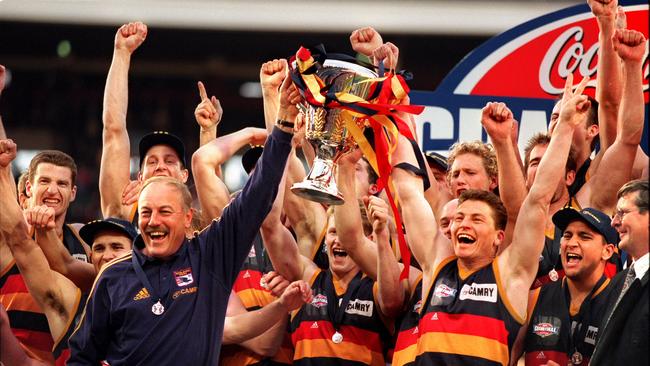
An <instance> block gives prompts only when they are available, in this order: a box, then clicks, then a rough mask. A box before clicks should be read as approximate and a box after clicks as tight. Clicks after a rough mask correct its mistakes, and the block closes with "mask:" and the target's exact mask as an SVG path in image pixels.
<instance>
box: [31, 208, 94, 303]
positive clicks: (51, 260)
mask: <svg viewBox="0 0 650 366" xmlns="http://www.w3.org/2000/svg"><path fill="white" fill-rule="evenodd" d="M24 216H25V218H26V219H27V223H28V224H29V225H31V226H32V227H34V229H35V230H34V231H35V234H36V243H37V244H38V246H39V247H40V248H41V250H42V251H43V254H44V255H45V258H46V259H47V262H48V264H49V266H50V268H51V269H52V270H53V271H56V272H58V273H60V274H62V275H63V276H65V277H67V278H68V279H69V280H70V281H72V283H74V284H75V285H76V286H77V287H79V288H80V289H81V290H82V291H89V290H90V288H91V287H92V285H93V282H94V281H95V276H96V274H97V273H96V272H95V267H94V266H93V265H92V264H91V263H87V262H84V261H80V260H78V259H75V258H73V257H72V256H71V255H70V252H68V250H67V249H66V248H65V246H64V245H63V242H62V241H61V239H59V237H58V235H57V234H56V230H55V229H53V228H48V227H47V222H49V221H50V220H54V209H52V208H50V207H47V206H35V207H32V208H29V209H27V210H25V212H24Z"/></svg>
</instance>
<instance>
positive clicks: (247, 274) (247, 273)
mask: <svg viewBox="0 0 650 366" xmlns="http://www.w3.org/2000/svg"><path fill="white" fill-rule="evenodd" d="M243 278H251V274H250V272H248V271H246V273H244V276H243Z"/></svg>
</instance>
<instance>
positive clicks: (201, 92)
mask: <svg viewBox="0 0 650 366" xmlns="http://www.w3.org/2000/svg"><path fill="white" fill-rule="evenodd" d="M197 85H198V86H199V95H200V96H201V100H206V99H208V93H207V92H206V91H205V86H204V85H203V83H202V82H200V81H199V82H198V83H197Z"/></svg>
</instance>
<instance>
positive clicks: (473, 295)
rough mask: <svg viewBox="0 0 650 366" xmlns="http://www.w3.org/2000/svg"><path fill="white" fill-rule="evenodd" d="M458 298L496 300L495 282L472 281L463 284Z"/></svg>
mask: <svg viewBox="0 0 650 366" xmlns="http://www.w3.org/2000/svg"><path fill="white" fill-rule="evenodd" d="M458 298H459V299H460V300H474V301H485V302H493V303H495V302H497V284H496V283H472V285H471V286H470V285H468V284H464V285H463V288H462V289H461V290H460V296H459V297H458Z"/></svg>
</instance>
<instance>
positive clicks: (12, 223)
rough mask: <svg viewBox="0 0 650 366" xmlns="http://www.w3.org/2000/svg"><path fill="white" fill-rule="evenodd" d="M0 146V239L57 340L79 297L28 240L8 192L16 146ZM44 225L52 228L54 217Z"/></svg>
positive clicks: (12, 183)
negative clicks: (5, 245)
mask: <svg viewBox="0 0 650 366" xmlns="http://www.w3.org/2000/svg"><path fill="white" fill-rule="evenodd" d="M5 141H6V140H5ZM1 146H2V149H1V150H0V210H1V211H2V215H0V237H2V238H3V240H4V241H5V243H6V244H7V245H8V246H9V249H10V250H11V253H12V255H13V257H14V259H15V261H16V265H17V266H18V269H19V270H20V274H21V275H22V277H23V279H24V280H25V284H26V285H27V289H28V290H29V293H30V294H31V295H32V297H33V298H34V300H35V301H36V303H37V304H38V305H39V306H40V307H41V309H43V312H44V313H45V315H46V316H47V319H48V324H49V326H50V332H51V334H52V337H53V338H54V339H58V337H59V336H60V335H62V334H63V332H64V331H65V329H66V328H67V325H68V321H69V319H70V317H72V316H73V314H74V313H73V310H74V309H73V308H74V306H75V304H76V302H77V301H78V298H76V297H75V296H72V295H71V294H75V293H78V290H77V288H76V287H75V286H74V284H72V283H71V282H70V281H68V280H67V279H66V278H65V277H63V276H62V275H61V274H59V273H57V272H54V271H52V270H51V269H50V266H49V264H48V263H47V259H46V258H45V255H44V254H43V251H42V250H41V248H39V246H38V245H37V244H36V242H34V240H33V239H32V238H31V237H30V236H29V234H28V230H27V224H26V223H25V220H24V218H23V215H22V211H21V209H20V207H19V206H18V202H17V201H16V197H15V196H13V195H12V193H11V189H10V187H11V186H12V185H14V182H13V181H12V180H10V175H9V174H8V172H9V169H10V167H9V164H7V162H10V161H11V160H13V158H14V157H15V156H16V145H15V144H13V145H11V144H9V145H7V144H2V145H1ZM47 225H48V226H49V227H51V228H54V226H55V225H56V224H55V222H54V215H52V217H51V219H50V220H49V222H48V223H47Z"/></svg>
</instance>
